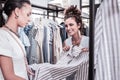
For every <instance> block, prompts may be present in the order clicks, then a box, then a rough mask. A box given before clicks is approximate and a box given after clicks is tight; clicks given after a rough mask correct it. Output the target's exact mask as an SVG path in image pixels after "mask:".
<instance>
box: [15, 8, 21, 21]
mask: <svg viewBox="0 0 120 80" xmlns="http://www.w3.org/2000/svg"><path fill="white" fill-rule="evenodd" d="M19 11H20V9H19V8H15V10H14V14H15V19H17V18H18V17H19Z"/></svg>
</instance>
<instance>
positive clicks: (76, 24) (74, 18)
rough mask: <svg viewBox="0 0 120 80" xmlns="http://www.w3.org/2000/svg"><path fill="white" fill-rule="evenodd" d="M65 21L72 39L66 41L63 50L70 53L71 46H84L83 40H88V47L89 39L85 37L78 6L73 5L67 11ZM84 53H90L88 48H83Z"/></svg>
mask: <svg viewBox="0 0 120 80" xmlns="http://www.w3.org/2000/svg"><path fill="white" fill-rule="evenodd" d="M64 21H65V27H66V32H67V34H68V35H69V36H70V37H69V38H68V39H66V40H65V41H64V44H63V50H64V51H68V50H69V49H70V46H71V45H73V46H80V45H81V44H83V43H82V42H81V41H82V40H86V42H85V44H86V45H88V37H86V36H84V35H83V34H84V28H83V26H82V18H81V12H80V10H79V9H77V6H73V5H72V6H70V7H69V8H68V9H66V10H65V17H64ZM82 51H88V46H86V48H83V49H82Z"/></svg>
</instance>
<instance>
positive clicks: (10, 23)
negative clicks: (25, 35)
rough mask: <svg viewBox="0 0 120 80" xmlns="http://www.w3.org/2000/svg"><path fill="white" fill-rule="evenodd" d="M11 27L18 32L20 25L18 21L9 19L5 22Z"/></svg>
mask: <svg viewBox="0 0 120 80" xmlns="http://www.w3.org/2000/svg"><path fill="white" fill-rule="evenodd" d="M5 25H6V26H7V27H8V28H9V29H11V30H12V31H13V32H15V33H18V26H17V24H16V22H15V21H14V20H13V21H12V20H9V19H8V21H7V23H6V24H5Z"/></svg>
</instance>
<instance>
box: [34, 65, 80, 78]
mask: <svg viewBox="0 0 120 80" xmlns="http://www.w3.org/2000/svg"><path fill="white" fill-rule="evenodd" d="M37 66H38V68H37V70H36V72H35V79H34V80H61V79H64V78H66V77H67V76H69V75H71V74H72V73H73V72H75V71H77V70H78V66H68V65H66V66H65V65H53V64H49V63H44V64H42V65H41V64H40V65H39V64H38V65H37Z"/></svg>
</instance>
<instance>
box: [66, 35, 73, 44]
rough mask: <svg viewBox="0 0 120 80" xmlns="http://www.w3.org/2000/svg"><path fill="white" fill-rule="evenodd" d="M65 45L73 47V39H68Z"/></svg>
mask: <svg viewBox="0 0 120 80" xmlns="http://www.w3.org/2000/svg"><path fill="white" fill-rule="evenodd" d="M65 43H66V45H72V37H68V38H67V39H66V40H65Z"/></svg>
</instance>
